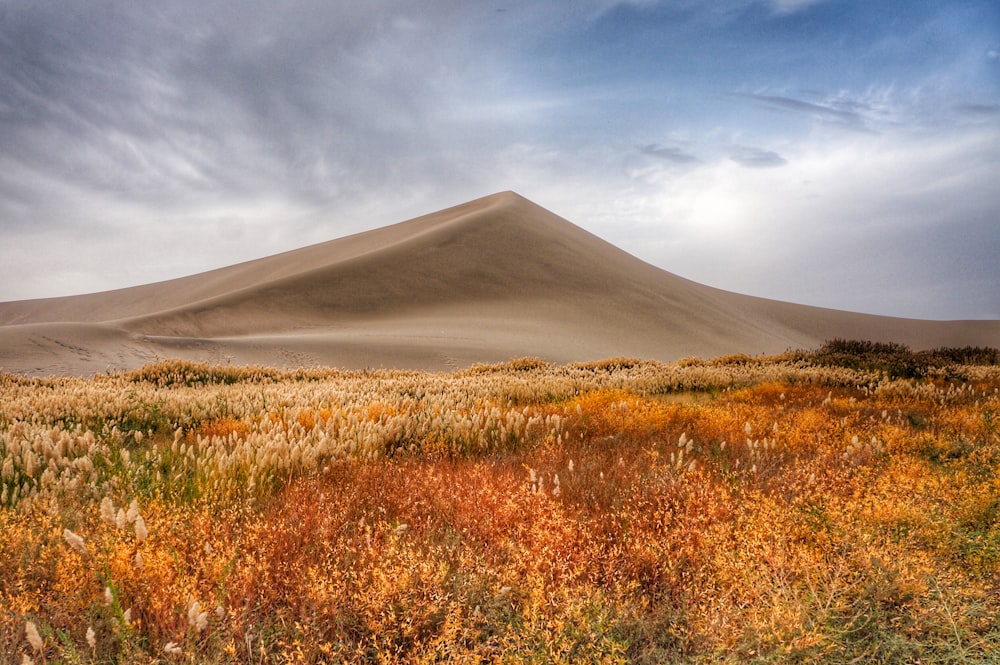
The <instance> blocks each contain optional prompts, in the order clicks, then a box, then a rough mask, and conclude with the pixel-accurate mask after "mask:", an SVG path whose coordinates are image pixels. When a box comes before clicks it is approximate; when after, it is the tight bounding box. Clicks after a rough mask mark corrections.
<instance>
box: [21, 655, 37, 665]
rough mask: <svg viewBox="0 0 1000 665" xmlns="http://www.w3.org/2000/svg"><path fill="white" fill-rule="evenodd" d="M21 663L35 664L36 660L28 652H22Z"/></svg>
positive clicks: (26, 664)
mask: <svg viewBox="0 0 1000 665" xmlns="http://www.w3.org/2000/svg"><path fill="white" fill-rule="evenodd" d="M21 665H35V661H33V660H32V659H31V656H29V655H28V654H26V653H23V654H21Z"/></svg>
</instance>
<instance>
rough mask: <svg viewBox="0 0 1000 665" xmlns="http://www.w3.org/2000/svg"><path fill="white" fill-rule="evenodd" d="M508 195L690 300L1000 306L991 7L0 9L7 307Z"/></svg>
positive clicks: (905, 309)
mask: <svg viewBox="0 0 1000 665" xmlns="http://www.w3.org/2000/svg"><path fill="white" fill-rule="evenodd" d="M508 189H512V190H515V191H517V192H519V193H520V194H522V195H524V196H526V197H528V198H529V199H531V200H533V201H535V202H536V203H538V204H539V205H542V206H543V207H545V208H548V209H549V210H552V211H553V212H556V213H558V214H560V215H562V216H563V217H566V218H567V219H569V220H570V221H572V222H574V223H576V224H578V225H580V226H582V227H584V228H586V229H587V230H589V231H591V232H593V233H596V234H597V235H599V236H601V237H603V238H605V239H606V240H608V241H610V242H612V243H614V244H616V245H618V246H620V247H622V248H623V249H625V250H627V251H629V252H631V253H633V254H635V255H636V256H639V257H640V258H642V259H644V260H646V261H648V262H650V263H653V264H655V265H657V266H660V267H662V268H664V269H666V270H669V271H671V272H674V273H676V274H679V275H681V276H684V277H687V278H689V279H693V280H696V281H699V282H703V283H705V284H710V285H712V286H717V287H721V288H724V289H728V290H732V291H737V292H741V293H748V294H752V295H759V296H765V297H770V298H776V299H781V300H789V301H793V302H799V303H806V304H812V305H820V306H826V307H835V308H839V309H848V310H853V311H863V312H872V313H879V314H889V315H896V316H909V317H919V318H938V319H954V318H1000V3H997V2H996V0H961V1H957V0H956V1H947V0H879V1H878V2H873V1H872V0H857V1H850V0H715V1H705V2H703V1H701V0H660V1H658V0H631V1H615V0H545V1H544V2H540V1H538V0H495V1H494V2H482V1H479V0H477V1H474V2H473V1H470V0H432V1H424V2H413V1H406V0H397V1H392V0H365V1H363V2H359V1H357V0H349V1H348V0H343V1H341V0H333V1H320V0H317V1H315V2H308V1H302V2H277V3H276V2H271V1H267V2H235V1H234V2H230V1H218V2H211V1H206V0H190V1H183V0H181V1H178V0H159V1H158V2H156V3H139V2H134V1H133V0H121V1H115V0H110V1H101V2H71V1H69V0H63V1H60V2H47V1H45V0H13V1H11V0H0V300H17V299H24V298H35V297H46V296H57V295H69V294H75V293H84V292H91V291H98V290H106V289H111V288H118V287H123V286H132V285H136V284H142V283H147V282H152V281H157V280H162V279H169V278H173V277H180V276H183V275H187V274H192V273H195V272H200V271H203V270H208V269H211V268H216V267H221V266H225V265H229V264H232V263H236V262H239V261H244V260H249V259H253V258H259V257H262V256H267V255H270V254H274V253H277V252H279V251H284V250H288V249H294V248H297V247H302V246H305V245H309V244H312V243H316V242H321V241H324V240H330V239H333V238H336V237H340V236H343V235H347V234H350V233H355V232H358V231H363V230H366V229H370V228H375V227H378V226H383V225H386V224H390V223H394V222H399V221H403V220H405V219H408V218H410V217H414V216H417V215H420V214H424V213H428V212H432V211H435V210H438V209H441V208H444V207H448V206H450V205H454V204H457V203H461V202H464V201H467V200H469V199H473V198H476V197H479V196H483V195H486V194H490V193H493V192H497V191H502V190H508Z"/></svg>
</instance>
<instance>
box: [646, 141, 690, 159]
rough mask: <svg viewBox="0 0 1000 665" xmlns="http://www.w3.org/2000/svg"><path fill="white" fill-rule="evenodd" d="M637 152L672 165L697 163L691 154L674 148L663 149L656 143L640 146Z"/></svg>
mask: <svg viewBox="0 0 1000 665" xmlns="http://www.w3.org/2000/svg"><path fill="white" fill-rule="evenodd" d="M639 152H641V153H642V154H644V155H648V156H649V157H656V158H657V159H664V160H666V161H668V162H673V163H674V164H692V163H694V162H697V161H698V158H697V157H695V156H694V155H692V154H691V153H688V152H685V151H683V150H681V149H680V148H674V147H669V146H667V147H664V146H661V145H658V144H656V143H652V144H650V145H646V146H642V147H640V148H639Z"/></svg>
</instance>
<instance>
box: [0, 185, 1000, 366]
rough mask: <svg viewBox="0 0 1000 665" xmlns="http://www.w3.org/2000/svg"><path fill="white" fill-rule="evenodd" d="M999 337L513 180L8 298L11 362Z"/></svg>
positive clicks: (441, 354)
mask: <svg viewBox="0 0 1000 665" xmlns="http://www.w3.org/2000/svg"><path fill="white" fill-rule="evenodd" d="M834 337H841V338H859V339H862V338H863V339H871V340H878V341H895V342H901V343H905V344H908V345H910V346H912V347H914V348H918V349H919V348H931V347H936V346H967V345H972V346H986V345H992V346H997V345H1000V321H950V322H945V321H919V320H912V319H899V318H891V317H879V316H871V315H864V314H855V313H850V312H842V311H837V310H830V309H823V308H817V307H809V306H805V305H796V304H790V303H784V302H778V301H773V300H767V299H763V298H756V297H751V296H745V295H740V294H736V293H731V292H727V291H722V290H719V289H715V288H712V287H709V286H705V285H702V284H698V283H695V282H692V281H690V280H687V279H684V278H682V277H679V276H677V275H674V274H672V273H670V272H667V271H664V270H661V269H659V268H656V267H654V266H651V265H649V264H647V263H644V262H642V261H640V260H639V259H637V258H635V257H633V256H631V255H629V254H628V253H626V252H624V251H622V250H620V249H619V248H617V247H615V246H613V245H611V244H609V243H607V242H605V241H603V240H601V239H600V238H598V237H596V236H594V235H592V234H590V233H588V232H587V231H585V230H583V229H581V228H579V227H577V226H575V225H573V224H572V223H570V222H569V221H567V220H565V219H563V218H561V217H559V216H557V215H555V214H553V213H551V212H549V211H547V210H545V209H544V208H541V207H539V206H537V205H536V204H534V203H532V202H530V201H528V200H527V199H524V198H522V197H521V196H519V195H517V194H515V193H513V192H502V193H499V194H494V195H491V196H487V197H484V198H481V199H477V200H474V201H470V202H468V203H465V204H462V205H459V206H455V207H453V208H448V209H446V210H442V211H439V212H435V213H431V214H429V215H424V216H422V217H418V218H415V219H412V220H409V221H405V222H401V223H399V224H394V225H392V226H388V227H384V228H380V229H376V230H373V231H368V232H365V233H360V234H356V235H352V236H348V237H345V238H340V239H337V240H331V241H328V242H325V243H320V244H317V245H312V246H309V247H305V248H303V249H299V250H293V251H290V252H285V253H282V254H276V255H273V256H270V257H267V258H263V259H258V260H255V261H249V262H246V263H241V264H237V265H234V266H229V267H226V268H221V269H218V270H213V271H210V272H206V273H201V274H197V275H192V276H189V277H184V278H180V279H175V280H169V281H165V282H158V283H154V284H148V285H144V286H137V287H132V288H127V289H119V290H115V291H107V292H102V293H95V294H88V295H82V296H70V297H63V298H50V299H40V300H26V301H18V302H9V303H0V368H2V369H3V370H4V371H9V372H10V371H12V372H18V373H25V374H35V375H48V374H89V373H93V372H101V371H105V370H108V369H125V368H131V367H136V366H139V365H141V364H143V363H145V362H149V361H150V360H153V359H155V358H158V357H159V358H166V357H180V358H186V359H192V360H209V361H216V362H236V363H259V364H267V365H277V366H281V367H296V366H307V365H333V366H340V367H347V368H363V367H399V368H407V369H431V370H437V369H453V368H456V367H461V366H465V365H468V364H471V363H474V362H496V361H501V360H506V359H509V358H511V357H514V356H524V355H532V356H540V357H542V358H545V359H548V360H552V361H556V362H570V361H584V360H594V359H599V358H606V357H611V356H621V355H625V356H635V357H642V358H649V359H657V360H664V361H669V360H675V359H677V358H680V357H684V356H702V357H709V356H715V355H721V354H728V353H748V354H761V353H777V352H780V351H783V350H785V349H788V348H812V347H815V346H818V345H819V344H821V343H822V342H823V341H824V340H827V339H831V338H834Z"/></svg>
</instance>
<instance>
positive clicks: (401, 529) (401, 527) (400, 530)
mask: <svg viewBox="0 0 1000 665" xmlns="http://www.w3.org/2000/svg"><path fill="white" fill-rule="evenodd" d="M409 528H410V525H409V524H400V525H399V526H397V527H396V528H395V529H394V530H393V533H395V534H396V535H397V536H402V535H403V534H404V533H406V532H407V530H409Z"/></svg>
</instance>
